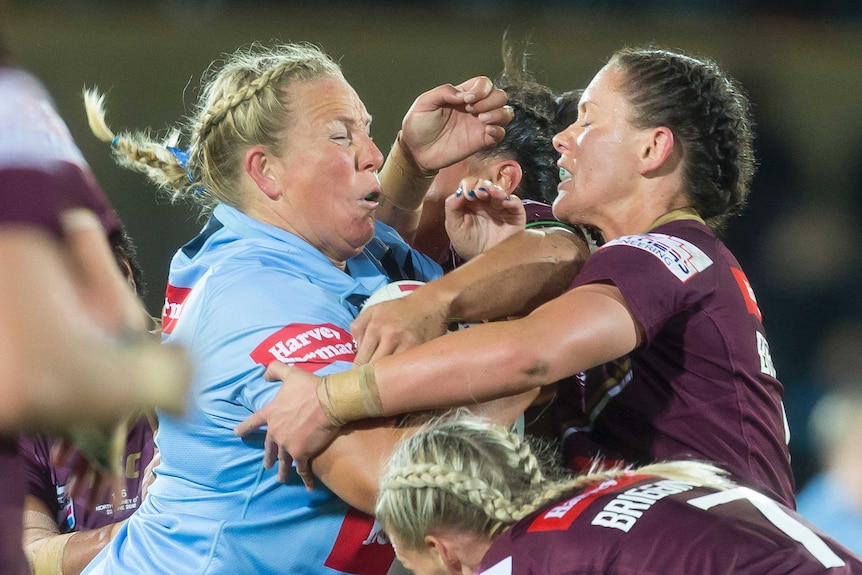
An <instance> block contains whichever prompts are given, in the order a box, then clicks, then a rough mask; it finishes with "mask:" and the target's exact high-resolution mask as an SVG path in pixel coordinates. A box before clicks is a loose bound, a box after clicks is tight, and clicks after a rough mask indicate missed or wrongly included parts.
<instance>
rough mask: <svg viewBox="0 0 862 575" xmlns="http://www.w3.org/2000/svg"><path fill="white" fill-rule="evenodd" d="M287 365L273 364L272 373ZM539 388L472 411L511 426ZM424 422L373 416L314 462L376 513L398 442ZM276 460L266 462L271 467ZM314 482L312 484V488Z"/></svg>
mask: <svg viewBox="0 0 862 575" xmlns="http://www.w3.org/2000/svg"><path fill="white" fill-rule="evenodd" d="M285 367H286V366H285V365H283V364H280V363H274V364H271V365H270V371H269V373H270V374H271V375H272V374H274V373H276V372H279V371H280V370H281V369H282V368H285ZM538 395H539V393H538V390H531V391H529V392H527V393H523V394H520V395H516V396H513V397H505V398H501V399H499V400H495V401H489V402H485V403H480V404H476V405H472V406H471V408H470V409H471V411H472V412H473V413H476V414H477V415H480V416H483V417H486V418H488V419H490V420H492V421H494V422H496V423H499V424H501V425H506V426H511V425H512V424H514V422H515V420H516V419H517V418H518V416H519V415H520V414H521V413H523V411H524V410H525V409H526V408H527V407H529V406H530V404H531V403H532V402H533V401H535V400H536V398H537V397H538ZM423 421H424V419H423V414H421V413H419V414H416V417H407V418H404V419H403V420H400V421H399V420H396V419H395V418H387V419H369V420H365V421H360V422H355V423H352V424H350V425H348V426H346V427H345V428H344V429H342V431H341V433H340V434H339V435H338V436H337V437H336V438H335V439H334V440H333V442H332V443H331V444H330V445H329V446H328V447H327V448H326V449H325V450H324V451H323V453H321V454H320V455H319V456H318V457H317V458H316V459H315V461H314V473H315V475H316V476H317V478H318V479H320V480H321V481H322V482H323V483H324V484H325V485H326V486H327V487H329V488H330V489H331V490H332V491H333V492H335V494H336V495H338V496H339V497H340V498H341V499H342V500H344V501H346V502H347V503H349V504H350V505H352V506H353V507H355V508H357V509H359V510H361V511H364V512H365V513H368V514H369V515H370V514H373V512H374V505H375V502H376V501H377V488H378V483H379V480H380V476H381V474H382V471H383V469H384V467H385V466H386V464H387V462H388V460H389V456H390V455H391V454H392V451H393V449H394V448H395V446H396V444H397V443H398V441H400V440H401V439H402V438H403V437H405V436H406V435H409V434H410V433H412V432H413V431H414V430H415V429H416V428H417V427H418V426H419V425H421V424H422V422H423ZM273 463H274V461H273V460H268V461H267V462H266V464H267V466H271V465H272V464H273ZM288 472H289V468H288V467H287V466H280V467H279V478H280V479H281V480H285V479H286V477H287V473H288ZM312 486H313V485H310V487H312Z"/></svg>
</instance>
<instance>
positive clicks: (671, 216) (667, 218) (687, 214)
mask: <svg viewBox="0 0 862 575" xmlns="http://www.w3.org/2000/svg"><path fill="white" fill-rule="evenodd" d="M676 220H695V221H698V222H700V223H702V224H704V225H706V222H704V221H703V218H701V217H700V215H699V214H698V213H697V210H695V209H694V208H692V207H684V208H677V209H675V210H671V211H669V212H667V213H665V214H662V215H660V216H659V217H658V218H656V220H655V221H654V222H653V223H652V224H650V226H649V228H647V231H651V230H654V229H655V228H657V227H659V226H661V225H664V224H666V223H668V222H674V221H676Z"/></svg>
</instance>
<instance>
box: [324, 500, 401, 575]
mask: <svg viewBox="0 0 862 575" xmlns="http://www.w3.org/2000/svg"><path fill="white" fill-rule="evenodd" d="M394 559H395V549H393V547H392V545H391V544H390V543H389V540H388V539H386V538H385V537H384V535H383V531H382V526H381V525H380V524H379V523H377V522H376V521H374V518H373V517H372V516H370V515H366V514H365V513H362V512H361V511H358V510H356V509H354V508H352V507H351V508H350V509H348V510H347V515H346V516H345V517H344V521H343V522H342V523H341V530H340V531H339V532H338V537H336V538H335V544H334V545H333V546H332V551H331V552H330V553H329V557H327V558H326V562H325V563H324V565H326V566H327V567H329V568H330V569H335V570H336V571H342V572H344V573H352V574H353V575H386V573H388V572H389V568H390V567H391V566H392V561H393V560H394Z"/></svg>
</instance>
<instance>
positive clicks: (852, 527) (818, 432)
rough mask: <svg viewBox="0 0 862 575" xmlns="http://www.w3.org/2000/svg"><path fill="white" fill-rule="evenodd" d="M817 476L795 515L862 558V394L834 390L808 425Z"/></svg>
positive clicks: (799, 498)
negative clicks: (816, 459) (817, 458)
mask: <svg viewBox="0 0 862 575" xmlns="http://www.w3.org/2000/svg"><path fill="white" fill-rule="evenodd" d="M809 427H810V429H811V436H812V438H813V439H814V445H815V446H816V448H817V453H818V454H819V456H820V464H821V470H820V472H818V473H817V474H816V475H814V477H812V478H811V479H810V480H809V481H808V482H807V483H806V484H805V487H803V489H802V490H801V491H800V492H799V494H798V495H797V498H796V502H797V508H798V509H799V513H801V514H802V515H804V516H805V517H806V518H807V519H808V520H809V521H811V522H812V523H813V524H815V525H817V526H818V527H819V528H820V529H822V530H823V531H825V532H826V533H829V534H830V535H831V536H832V537H834V538H835V539H838V540H839V541H841V542H842V543H843V544H844V545H846V546H847V547H849V548H850V549H852V550H853V551H854V552H855V553H857V554H862V450H860V449H859V438H860V437H862V390H860V389H859V388H858V386H854V385H848V384H844V385H841V386H839V385H836V386H834V388H833V389H831V390H830V391H829V392H827V394H826V395H824V396H823V397H821V398H820V399H819V400H818V401H817V403H816V404H815V406H814V409H813V410H812V412H811V419H810V420H809Z"/></svg>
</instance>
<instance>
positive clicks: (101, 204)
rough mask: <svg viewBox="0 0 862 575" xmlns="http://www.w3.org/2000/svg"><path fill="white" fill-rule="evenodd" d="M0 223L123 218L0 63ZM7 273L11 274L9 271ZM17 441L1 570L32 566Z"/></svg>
mask: <svg viewBox="0 0 862 575" xmlns="http://www.w3.org/2000/svg"><path fill="white" fill-rule="evenodd" d="M0 94H2V97H0V226H4V225H8V224H10V223H14V224H24V225H31V226H34V227H37V228H41V229H46V230H48V231H49V232H50V233H53V234H57V235H59V234H60V231H61V228H60V214H61V213H62V212H63V211H64V210H66V209H68V208H71V207H78V206H83V207H88V208H91V209H92V210H93V211H94V212H95V213H96V214H97V215H99V217H100V218H101V220H102V224H103V225H104V226H105V229H106V230H107V232H108V233H109V234H110V233H117V232H118V231H119V220H118V219H117V216H116V214H115V213H114V211H113V210H112V209H111V207H110V204H109V203H108V200H107V198H106V197H105V195H104V193H103V192H102V190H101V188H100V187H99V186H98V184H97V183H96V180H95V178H94V177H93V174H92V172H91V170H90V168H89V167H88V166H87V164H86V162H85V161H84V158H83V156H82V155H81V153H80V151H79V150H78V148H77V146H76V145H75V143H74V142H73V140H72V137H71V135H70V134H69V130H68V128H67V127H66V125H65V123H64V122H63V120H62V119H61V118H60V117H59V116H58V115H57V113H56V111H55V110H54V107H53V104H52V102H51V99H50V97H49V95H48V93H47V92H46V91H45V89H44V87H43V86H42V84H41V83H40V82H39V81H38V80H37V79H36V78H35V77H34V76H33V75H31V74H29V73H27V72H25V71H23V70H20V69H18V68H12V67H6V66H3V65H0ZM3 273H6V272H5V271H4V272H3ZM17 457H18V455H17V454H16V442H15V440H14V439H12V438H2V437H0V459H2V465H0V469H2V472H0V510H2V515H0V573H3V575H7V574H10V575H11V574H17V573H29V568H28V567H27V563H26V560H25V559H24V554H23V550H22V548H21V543H20V542H21V521H22V514H23V507H24V500H23V495H24V481H23V477H22V473H21V462H20V461H19V460H17Z"/></svg>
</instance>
